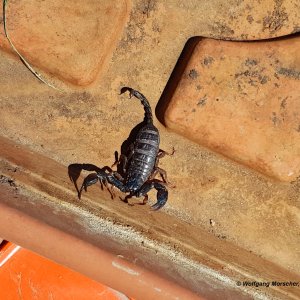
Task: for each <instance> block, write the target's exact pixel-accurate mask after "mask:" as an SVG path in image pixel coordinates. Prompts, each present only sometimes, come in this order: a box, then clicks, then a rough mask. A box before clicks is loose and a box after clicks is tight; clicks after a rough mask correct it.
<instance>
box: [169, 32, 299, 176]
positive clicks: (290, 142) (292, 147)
mask: <svg viewBox="0 0 300 300" xmlns="http://www.w3.org/2000/svg"><path fill="white" fill-rule="evenodd" d="M299 49H300V38H299V37H295V38H291V39H283V40H277V41H267V42H251V43H249V42H244V43H242V42H236V43H234V42H226V41H216V40H211V39H203V40H201V41H199V43H198V45H197V46H196V47H195V49H194V51H193V54H192V56H191V58H190V60H189V62H188V64H187V66H186V68H185V71H184V72H183V74H182V78H181V80H180V82H179V84H178V86H177V88H176V90H175V92H174V94H173V96H172V98H171V99H170V102H169V104H168V108H167V110H166V113H165V122H166V124H167V126H168V127H169V128H171V129H173V130H175V131H176V132H178V133H181V134H182V135H184V136H185V137H188V138H190V139H191V140H194V141H196V142H198V143H199V144H201V145H204V146H207V147H208V148H210V149H212V150H214V151H216V152H219V153H221V154H223V155H225V156H228V157H230V158H231V159H233V160H236V161H239V162H241V163H243V164H245V165H248V166H250V167H251V168H254V169H256V170H258V171H260V172H263V173H264V174H266V175H268V176H272V177H275V178H277V179H279V180H283V181H293V180H296V178H297V177H299V176H300V53H299ZM170 84H171V83H170Z"/></svg>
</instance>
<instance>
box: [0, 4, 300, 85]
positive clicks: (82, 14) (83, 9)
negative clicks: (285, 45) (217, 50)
mask: <svg viewBox="0 0 300 300" xmlns="http://www.w3.org/2000/svg"><path fill="white" fill-rule="evenodd" d="M131 2H133V4H134V7H137V8H138V9H139V11H140V12H141V13H142V16H143V18H142V19H140V20H139V21H138V22H137V23H136V26H132V25H131V24H129V26H127V25H128V24H126V21H127V19H128V15H129V13H130V7H131ZM7 7H8V9H7V29H8V32H9V34H10V36H11V38H12V41H13V42H14V43H15V46H16V47H17V49H18V50H20V52H21V53H22V54H23V55H24V56H25V58H26V59H27V60H28V61H29V62H30V63H31V64H32V65H34V66H35V67H38V68H40V69H41V70H43V71H44V72H47V73H48V74H50V75H53V76H54V77H57V78H59V79H62V80H64V81H67V82H69V83H72V84H74V85H79V86H85V85H88V84H91V83H92V82H94V81H95V80H96V77H97V76H101V74H103V73H104V72H105V70H106V67H107V63H108V62H109V59H110V58H111V56H112V53H113V51H114V49H115V46H116V43H117V42H118V40H119V39H120V36H121V34H122V33H124V31H125V30H127V38H125V39H124V42H129V43H130V42H131V41H142V40H143V39H144V37H143V36H145V34H146V35H147V32H146V31H147V30H148V29H150V30H151V32H152V34H150V35H148V38H149V37H150V38H155V39H156V42H155V43H154V44H153V46H154V47H156V48H158V44H157V42H158V40H159V39H164V42H166V43H170V45H169V47H171V48H172V49H173V51H176V50H177V51H178V49H179V48H178V43H173V41H174V39H182V38H183V39H184V40H187V39H188V38H190V37H192V36H196V35H199V36H207V37H213V38H220V39H237V40H253V39H265V38H270V37H278V36H283V35H287V34H290V33H293V32H297V31H300V18H299V13H300V7H299V1H297V0H290V1H288V0H285V1H284V0H276V1H270V0H262V1H259V3H255V4H253V1H250V0H246V1H240V0H230V1H224V0H214V1H204V0H202V1H199V0H193V1H188V2H185V3H183V2H182V1H179V0H173V1H163V0H159V1H158V0H148V1H137V0H136V1H130V0H122V1H103V0H101V1H95V0H88V1H85V2H84V5H83V3H82V2H80V1H77V2H72V3H71V2H65V1H62V0H55V1H42V0H29V1H20V0H14V1H9V2H8V5H7ZM134 13H135V12H134V10H132V11H131V16H132V18H135V19H138V18H139V16H134ZM150 16H151V17H152V20H153V22H152V25H151V27H152V28H147V27H145V26H144V23H145V22H146V19H149V17H150ZM149 21H150V20H149ZM147 23H148V24H149V22H147ZM149 25H150V24H149ZM145 30H146V31H145ZM0 37H1V39H0V47H1V48H4V49H5V50H6V51H10V52H11V49H10V46H9V45H8V43H7V42H6V41H5V39H4V36H3V33H2V34H1V36H0ZM153 46H152V47H153ZM139 47H140V45H139ZM53 80H54V79H53Z"/></svg>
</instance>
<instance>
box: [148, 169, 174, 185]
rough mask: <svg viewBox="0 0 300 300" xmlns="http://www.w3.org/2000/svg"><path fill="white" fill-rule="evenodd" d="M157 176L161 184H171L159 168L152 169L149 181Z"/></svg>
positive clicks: (163, 171)
mask: <svg viewBox="0 0 300 300" xmlns="http://www.w3.org/2000/svg"><path fill="white" fill-rule="evenodd" d="M157 174H159V175H160V177H161V178H162V180H163V182H165V183H167V184H171V182H170V181H169V180H168V176H167V172H166V171H165V170H164V169H162V168H159V167H157V166H155V167H154V171H153V173H152V174H151V176H150V178H149V179H150V180H152V179H154V178H155V176H156V175H157Z"/></svg>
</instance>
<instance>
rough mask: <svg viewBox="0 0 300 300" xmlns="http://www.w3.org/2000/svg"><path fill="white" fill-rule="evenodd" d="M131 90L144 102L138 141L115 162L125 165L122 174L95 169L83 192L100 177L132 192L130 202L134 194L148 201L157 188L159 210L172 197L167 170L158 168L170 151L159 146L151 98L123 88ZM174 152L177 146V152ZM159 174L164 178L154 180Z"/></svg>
mask: <svg viewBox="0 0 300 300" xmlns="http://www.w3.org/2000/svg"><path fill="white" fill-rule="evenodd" d="M127 91H128V92H129V94H130V97H132V96H134V97H135V98H137V99H139V100H140V101H141V103H142V105H143V107H144V111H145V117H144V123H143V125H142V127H140V128H139V129H138V131H137V134H136V135H135V137H134V141H133V142H132V143H131V145H130V146H129V148H128V153H126V155H125V154H122V155H121V156H120V158H119V159H118V158H117V157H116V162H115V163H114V165H117V166H121V170H122V175H121V174H119V173H118V172H116V171H112V170H111V169H110V168H109V167H104V168H102V169H100V168H98V169H97V170H95V171H96V173H93V174H90V175H88V176H87V177H86V178H85V179H84V182H83V184H82V187H81V189H80V193H79V195H80V194H81V192H82V190H83V189H85V190H86V188H87V187H88V186H90V185H92V184H95V183H96V182H97V181H98V180H99V181H100V183H103V184H104V185H106V184H107V183H109V184H111V185H112V186H114V187H116V188H118V189H119V190H120V191H121V192H123V193H128V194H129V195H128V196H126V197H125V200H126V201H128V199H129V198H131V197H142V196H143V197H144V201H143V203H141V204H145V203H146V202H147V199H148V192H149V191H150V190H151V189H153V188H154V189H156V190H157V202H156V203H155V204H154V205H153V206H152V209H153V210H158V209H160V208H162V207H163V206H164V205H165V204H166V202H167V200H168V190H167V188H166V186H167V175H166V171H164V170H163V169H161V168H159V167H158V163H159V159H160V158H161V157H163V156H164V155H166V154H168V153H167V152H165V151H163V150H161V149H159V143H160V136H159V132H158V129H157V128H156V127H155V126H154V125H153V115H152V110H151V107H150V104H149V102H148V100H147V99H146V97H145V96H144V95H143V94H141V93H140V92H138V91H136V90H134V89H132V88H130V87H123V88H122V89H121V94H123V93H125V92H127ZM174 151H175V150H174V149H173V153H174ZM173 153H172V154H171V155H173ZM156 174H160V175H161V177H162V179H163V181H160V180H158V179H154V178H155V176H156Z"/></svg>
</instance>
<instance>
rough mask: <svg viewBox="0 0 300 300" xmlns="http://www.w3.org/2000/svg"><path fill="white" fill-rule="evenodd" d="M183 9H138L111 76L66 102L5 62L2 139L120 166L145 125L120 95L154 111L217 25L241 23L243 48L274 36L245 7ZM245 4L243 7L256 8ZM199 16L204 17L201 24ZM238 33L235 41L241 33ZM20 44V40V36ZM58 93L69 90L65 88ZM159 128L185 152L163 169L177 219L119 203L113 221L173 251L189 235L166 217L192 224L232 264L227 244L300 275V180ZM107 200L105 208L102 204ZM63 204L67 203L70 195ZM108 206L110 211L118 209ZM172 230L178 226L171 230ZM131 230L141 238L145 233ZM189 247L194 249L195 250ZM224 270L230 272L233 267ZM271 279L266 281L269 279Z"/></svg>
mask: <svg viewBox="0 0 300 300" xmlns="http://www.w3.org/2000/svg"><path fill="white" fill-rule="evenodd" d="M180 2H181V6H180V5H179V4H178V3H179V1H176V2H175V1H174V2H168V3H169V4H165V1H164V2H158V1H156V2H155V1H150V2H149V1H142V0H140V1H134V2H133V3H132V11H131V13H130V19H129V22H128V23H127V25H126V27H125V29H124V31H123V32H122V33H121V34H122V36H121V38H120V40H119V43H118V44H117V46H116V49H115V50H114V51H113V53H112V58H111V60H110V61H109V63H108V64H107V68H106V71H105V72H102V76H96V78H95V80H94V84H93V85H91V86H89V87H88V88H85V89H79V88H77V90H74V89H72V88H69V89H70V91H69V92H66V93H58V92H56V91H54V90H51V89H49V88H48V87H47V86H45V85H42V84H40V83H39V82H38V81H37V80H36V78H34V77H33V76H32V74H31V73H29V72H28V70H27V69H26V68H25V67H24V66H23V65H22V64H21V63H20V62H19V61H18V60H15V59H14V58H12V57H11V56H9V55H7V53H4V52H1V53H0V87H1V96H0V133H1V135H3V136H5V137H7V138H9V139H11V140H13V141H14V142H16V143H17V144H22V145H27V146H28V147H29V148H30V149H32V150H33V151H34V152H38V153H41V154H43V155H45V156H47V157H50V158H52V159H54V160H56V161H59V162H60V163H62V164H63V165H65V166H67V165H69V164H71V163H75V162H77V163H83V162H89V163H94V164H96V165H99V166H103V165H111V164H112V163H113V161H114V151H115V150H119V148H120V145H121V143H122V142H123V141H124V140H125V139H126V138H127V137H128V134H129V132H130V130H131V129H132V127H133V126H135V125H136V124H137V123H139V122H140V121H141V120H142V118H143V109H142V107H141V105H140V103H138V102H136V101H134V100H128V97H127V95H122V96H119V95H118V94H119V91H120V87H122V86H124V85H126V86H131V87H134V88H136V89H138V90H140V91H141V92H143V94H145V95H146V96H147V97H148V99H149V101H150V104H151V106H152V108H153V109H154V107H155V106H156V105H157V102H158V99H159V98H160V97H161V95H162V93H163V90H164V88H165V86H166V83H167V82H168V80H169V78H170V75H171V73H172V70H173V68H174V66H175V64H176V61H177V60H178V58H179V55H180V53H181V51H182V49H183V47H184V44H185V43H186V40H187V37H190V36H194V35H201V36H212V33H214V35H215V36H216V37H217V36H218V35H219V36H220V32H221V31H222V30H221V29H222V28H223V27H222V26H221V27H219V28H216V23H215V20H216V18H219V19H220V18H222V19H223V20H224V22H225V21H226V22H227V23H226V24H228V23H229V22H238V21H239V22H238V24H237V25H236V26H235V27H233V28H232V30H234V33H235V34H237V36H236V38H240V39H242V36H241V33H242V32H243V31H244V32H245V31H246V30H252V29H253V28H256V29H257V27H252V26H261V27H259V28H261V31H259V32H257V30H256V29H255V30H254V29H253V30H254V31H253V32H252V33H251V35H249V36H248V38H254V37H253V34H257V35H256V37H257V38H262V37H268V36H270V32H269V30H268V29H265V30H264V31H262V27H263V25H262V24H263V23H260V24H259V23H255V22H254V23H252V25H251V24H250V23H249V22H248V21H247V22H248V23H243V24H244V25H243V27H241V24H242V20H243V18H238V19H234V20H233V21H232V18H230V16H229V13H230V12H232V10H233V8H234V7H237V8H239V7H240V6H238V5H237V2H234V3H233V2H231V1H228V2H227V1H224V2H222V5H223V8H222V9H216V7H214V10H208V8H209V7H213V5H215V4H216V3H217V1H210V2H209V1H205V2H204V1H203V5H200V4H199V1H188V3H187V4H182V1H180ZM10 3H11V4H12V3H13V2H9V5H10ZM219 3H221V2H219ZM239 3H240V5H242V6H243V5H244V3H246V1H244V2H239ZM260 3H264V4H265V5H267V3H269V8H268V9H267V10H266V11H264V10H260V8H259V7H258V6H255V9H256V11H257V13H256V15H253V18H255V19H257V18H259V19H260V20H263V18H264V17H266V16H267V15H272V11H273V8H270V6H272V7H273V4H274V2H272V4H270V3H271V2H270V1H261V2H260ZM278 3H279V2H278ZM282 3H283V4H282V6H283V5H284V6H286V7H287V6H288V5H289V4H288V3H291V4H292V3H294V6H293V7H290V8H289V10H287V9H286V10H285V11H286V12H287V14H288V15H289V16H291V17H289V20H292V19H293V17H292V16H293V15H294V14H295V13H296V11H297V9H296V6H295V3H296V2H287V1H286V2H282ZM149 4H151V5H149ZM192 4H193V6H192V7H190V5H192ZM230 5H231V6H230ZM199 11H200V12H202V14H200V17H199V14H198V12H199ZM206 11H207V13H206ZM209 11H211V12H212V11H213V12H214V14H213V16H211V15H209V13H208V12H209ZM267 11H269V13H267ZM188 12H189V14H190V15H189V16H191V13H192V15H193V16H194V19H193V20H192V21H190V22H188V21H187V20H190V19H189V18H186V17H185V13H188ZM196 12H197V13H196ZM247 15H248V14H246V13H245V14H244V16H247ZM166 16H167V17H166ZM202 16H204V17H202ZM171 20H173V22H171ZM245 20H246V19H245ZM249 20H250V18H249ZM175 21H176V22H175ZM295 22H296V21H295ZM231 24H232V23H231ZM245 24H249V25H251V26H249V25H245ZM282 24H283V26H282V27H281V28H280V29H278V30H277V31H276V32H275V33H273V35H275V34H280V33H281V34H285V33H290V32H291V31H293V30H294V29H292V27H293V26H294V23H293V22H292V21H291V22H286V21H285V22H283V23H282ZM200 25H201V26H200ZM232 26H233V24H232ZM11 30H13V28H12V29H11ZM228 32H229V35H231V34H230V32H231V31H228ZM11 36H12V38H13V34H12V31H11ZM229 37H230V36H229ZM231 37H232V38H233V37H234V36H233V35H231ZM46 66H47V64H45V66H44V68H46ZM100 73H101V72H100ZM100 73H99V74H100ZM55 83H58V84H61V85H63V83H61V82H60V81H57V82H55ZM155 124H156V125H157V126H158V128H159V130H160V132H161V148H163V149H165V150H171V149H172V147H173V146H174V147H175V149H176V153H175V155H174V156H173V157H165V158H164V159H162V160H161V167H162V168H164V169H166V170H167V172H168V176H169V179H170V181H172V183H173V184H175V185H176V188H169V192H170V193H169V201H168V203H167V205H166V207H165V208H164V209H163V211H162V212H166V213H167V214H163V217H160V219H159V222H158V223H155V222H154V221H153V218H152V215H151V214H148V210H147V208H148V207H140V206H137V207H133V208H132V207H128V206H127V205H125V204H124V203H122V202H119V201H118V199H115V200H111V202H110V205H109V211H108V216H107V217H108V218H110V220H112V222H115V223H118V222H119V217H118V215H116V214H115V213H116V212H119V211H121V212H123V211H128V214H129V215H130V216H132V218H133V220H134V221H135V223H137V224H140V223H142V224H146V223H145V222H147V224H146V225H145V228H146V231H149V232H150V233H151V238H153V239H156V238H157V237H158V234H157V232H158V231H164V230H165V228H168V230H166V231H165V232H164V238H165V239H166V240H168V241H169V239H170V238H171V237H175V238H176V232H177V231H178V230H179V229H180V227H181V226H178V225H174V227H172V226H168V227H166V223H165V221H164V219H165V217H168V220H170V219H171V220H178V221H179V220H180V222H184V223H185V224H187V227H185V228H190V230H189V229H187V230H185V231H184V235H185V236H187V237H191V239H193V235H191V232H194V233H193V234H195V236H199V235H200V236H201V237H203V236H204V235H203V234H202V232H203V231H205V232H206V233H207V234H208V235H209V234H211V235H213V236H215V237H217V238H218V240H219V242H220V243H216V245H215V251H216V252H218V251H221V255H222V256H223V255H224V257H225V254H226V253H227V254H228V255H230V249H228V248H227V247H226V246H224V245H223V243H222V242H225V241H224V240H227V241H229V242H232V243H234V244H236V245H238V247H241V248H244V249H247V250H246V251H245V252H247V251H248V252H250V251H251V252H253V253H254V254H255V255H257V256H261V257H262V258H263V259H265V260H266V261H271V262H273V263H275V264H278V265H280V266H281V267H283V268H286V269H288V270H291V271H294V272H298V273H299V269H300V251H299V245H300V239H299V225H300V224H299V216H300V201H299V197H300V196H299V195H300V182H299V180H296V181H294V182H292V183H280V182H279V183H278V182H274V181H272V180H270V179H268V178H266V177H263V176H260V175H259V174H258V173H257V172H253V171H251V170H250V169H248V168H245V167H244V166H241V165H239V164H235V163H233V162H232V161H230V160H227V159H224V158H223V157H220V156H219V155H216V154H215V153H213V152H211V151H208V150H207V149H205V148H202V147H201V146H198V145H197V144H195V143H193V142H191V141H189V140H188V139H185V138H183V137H181V136H180V135H178V134H175V133H173V132H170V131H169V130H166V128H165V127H164V126H162V125H161V124H159V122H158V121H157V120H155ZM37 161H38V158H37ZM43 170H44V173H45V174H47V165H43ZM66 172H67V168H66ZM54 174H55V173H54ZM11 176H14V175H13V174H12V175H11ZM52 179H53V178H52ZM66 180H67V179H66ZM43 188H44V189H45V190H46V192H49V193H50V192H51V188H52V187H51V188H49V187H48V185H47V184H45V185H44V186H43ZM100 192H101V191H100V188H99V186H97V185H95V186H93V187H91V188H90V189H89V193H92V194H93V195H94V196H93V199H96V195H98V193H100ZM59 195H60V194H59ZM99 195H100V194H99ZM102 195H103V194H101V195H100V196H99V199H97V200H98V201H100V202H101V203H102V200H103V199H102ZM108 197H109V196H108ZM154 197H155V192H153V193H151V195H150V199H151V200H154ZM93 199H92V201H94V200H93ZM61 201H64V194H62V196H61ZM74 201H76V193H75V190H74ZM92 201H91V202H92ZM106 201H107V202H106V203H108V202H109V199H108V200H106ZM63 203H64V202H63ZM120 207H122V210H121V209H120ZM84 210H85V208H84ZM132 210H134V215H132V214H133V213H131V211H132ZM100 213H102V212H100ZM169 218H170V219H169ZM130 224H131V223H130ZM149 224H155V226H152V225H151V226H150V225H149ZM170 224H173V223H171V221H170ZM174 224H178V223H176V222H174ZM130 226H132V227H133V228H136V226H137V225H136V224H133V225H130ZM178 228H179V229H178ZM205 238H206V235H205V236H204V238H203V239H205ZM200 240H201V239H200ZM197 241H199V240H197ZM189 243H190V242H189ZM128 244H130V243H128ZM224 244H225V243H224ZM212 245H213V244H212ZM186 246H187V247H189V244H186ZM195 248H197V245H196V244H195ZM223 251H224V252H223ZM245 252H244V251H243V254H241V255H244V253H245ZM246 261H247V263H248V266H250V267H251V264H252V259H250V258H249V259H248V256H247V259H246ZM233 267H234V266H233ZM224 269H225V270H227V267H224ZM261 272H262V273H264V269H261ZM258 275H259V274H258ZM258 275H257V277H258ZM260 291H261V290H260Z"/></svg>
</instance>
